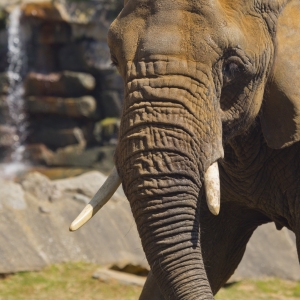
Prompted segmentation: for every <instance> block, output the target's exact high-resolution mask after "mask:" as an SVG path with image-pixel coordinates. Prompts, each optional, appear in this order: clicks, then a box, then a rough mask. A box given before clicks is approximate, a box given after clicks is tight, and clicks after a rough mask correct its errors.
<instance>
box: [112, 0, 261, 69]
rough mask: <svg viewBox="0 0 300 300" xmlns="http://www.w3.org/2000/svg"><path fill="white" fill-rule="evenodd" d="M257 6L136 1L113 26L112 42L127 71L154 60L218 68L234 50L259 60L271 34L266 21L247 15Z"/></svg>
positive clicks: (233, 0)
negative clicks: (172, 59)
mask: <svg viewBox="0 0 300 300" xmlns="http://www.w3.org/2000/svg"><path fill="white" fill-rule="evenodd" d="M251 2H252V1H249V2H247V4H246V5H244V7H243V6H242V5H241V1H239V0H231V1H230V0H220V1H206V2H205V3H204V2H203V1H192V0H189V1H187V0H172V1H171V0H151V1H148V0H131V1H129V2H128V3H127V5H126V6H125V7H124V9H123V11H122V12H121V14H120V15H119V17H118V18H117V20H116V21H115V22H114V23H113V24H112V26H111V28H110V31H109V35H108V42H109V45H110V48H111V49H112V51H113V52H114V54H115V56H116V57H117V58H118V59H119V63H121V64H122V65H123V66H124V63H126V62H127V61H136V60H143V59H151V56H152V55H156V56H157V55H161V56H162V55H166V56H168V57H171V56H173V57H176V58H181V59H186V60H190V61H198V62H206V63H207V62H209V61H210V62H211V64H213V63H214V62H215V61H216V60H217V59H218V58H219V57H221V56H222V54H223V51H224V49H228V48H239V49H246V50H247V51H248V52H249V53H250V54H249V55H251V53H252V54H253V53H256V54H258V55H259V52H260V50H261V49H259V48H262V47H261V45H260V44H262V43H264V41H266V38H265V33H266V31H265V30H264V27H265V25H264V22H263V20H262V18H259V17H258V15H257V14H256V15H255V14H253V15H252V14H249V13H246V12H249V10H251V9H252V8H251V5H250V4H249V3H251ZM235 3H237V5H234V4H235ZM263 47H265V45H263ZM120 60H122V61H123V63H122V61H120ZM123 72H125V70H123Z"/></svg>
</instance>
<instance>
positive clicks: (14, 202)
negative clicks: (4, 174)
mask: <svg viewBox="0 0 300 300" xmlns="http://www.w3.org/2000/svg"><path fill="white" fill-rule="evenodd" d="M0 195H1V197H0V211H1V210H5V208H11V209H14V210H24V209H26V207H27V205H26V200H25V194H24V191H23V189H22V187H21V185H20V184H18V183H15V182H12V181H8V180H3V179H0Z"/></svg>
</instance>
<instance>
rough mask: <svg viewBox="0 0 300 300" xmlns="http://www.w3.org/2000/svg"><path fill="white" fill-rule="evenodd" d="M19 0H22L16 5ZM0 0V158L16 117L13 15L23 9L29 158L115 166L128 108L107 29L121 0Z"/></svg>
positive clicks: (40, 161) (61, 163)
mask: <svg viewBox="0 0 300 300" xmlns="http://www.w3.org/2000/svg"><path fill="white" fill-rule="evenodd" d="M17 3H18V4H17ZM12 4H14V2H11V1H0V6H1V7H2V9H1V10H0V57H1V58H0V72H1V73H0V160H4V159H5V158H6V157H7V153H8V152H9V150H10V147H12V145H13V143H14V140H15V139H16V138H18V137H16V136H15V135H14V133H15V131H16V130H15V128H14V126H13V124H12V125H11V124H10V122H9V110H11V109H12V108H11V107H9V104H8V101H7V98H9V93H10V78H9V74H8V70H9V63H10V57H9V55H10V54H9V51H8V50H9V49H8V48H9V46H8V43H9V34H10V33H9V28H10V25H11V24H10V22H12V20H11V19H10V18H9V16H10V15H11V14H12V12H13V11H14V10H15V9H20V10H21V13H20V20H19V22H20V28H21V29H22V31H21V37H20V38H21V39H22V41H23V48H24V49H23V51H24V54H23V56H21V57H20V58H21V61H20V64H23V65H22V70H21V71H20V73H21V74H19V75H20V76H21V77H22V84H23V92H22V97H23V98H24V112H25V114H26V120H25V121H26V122H24V124H25V125H24V126H26V137H25V139H24V144H25V145H26V150H25V153H24V155H25V158H26V159H28V160H30V161H31V162H34V163H38V164H46V165H48V166H58V165H59V166H73V165H75V166H81V167H100V168H102V169H104V170H106V169H108V168H109V167H106V166H105V165H103V163H102V161H103V160H104V159H105V158H106V159H107V160H110V161H112V153H113V151H114V146H115V144H116V140H117V134H118V126H119V116H120V113H121V109H122V99H123V83H122V80H121V78H120V76H119V75H118V73H117V72H116V70H115V69H114V68H113V67H112V66H111V63H110V54H109V49H108V47H107V44H106V34H107V30H108V28H109V25H110V23H111V21H112V20H113V18H114V17H115V16H116V15H117V13H118V11H119V10H120V8H121V6H122V2H121V1H106V0H97V1H93V0H91V1H63V0H60V1H21V2H19V1H18V2H16V3H15V4H14V5H12Z"/></svg>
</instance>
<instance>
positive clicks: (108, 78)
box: [99, 69, 124, 91]
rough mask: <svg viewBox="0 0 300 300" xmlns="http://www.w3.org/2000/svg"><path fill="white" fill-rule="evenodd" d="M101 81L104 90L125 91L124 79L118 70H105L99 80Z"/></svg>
mask: <svg viewBox="0 0 300 300" xmlns="http://www.w3.org/2000/svg"><path fill="white" fill-rule="evenodd" d="M99 81H101V86H102V88H103V90H111V91H123V90H124V82H123V79H122V77H121V75H120V74H119V73H118V71H117V70H116V69H108V70H103V71H102V72H101V77H100V78H99Z"/></svg>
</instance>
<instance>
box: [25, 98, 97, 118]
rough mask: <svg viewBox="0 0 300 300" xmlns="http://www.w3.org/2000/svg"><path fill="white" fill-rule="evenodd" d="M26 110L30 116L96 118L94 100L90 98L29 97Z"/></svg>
mask: <svg viewBox="0 0 300 300" xmlns="http://www.w3.org/2000/svg"><path fill="white" fill-rule="evenodd" d="M26 109H27V111H28V112H29V113H30V114H39V113H45V114H56V115H62V116H68V117H74V118H80V117H96V100H95V99H94V98H93V97H92V96H83V97H78V98H60V97H50V96H48V97H44V96H29V97H27V98H26Z"/></svg>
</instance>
